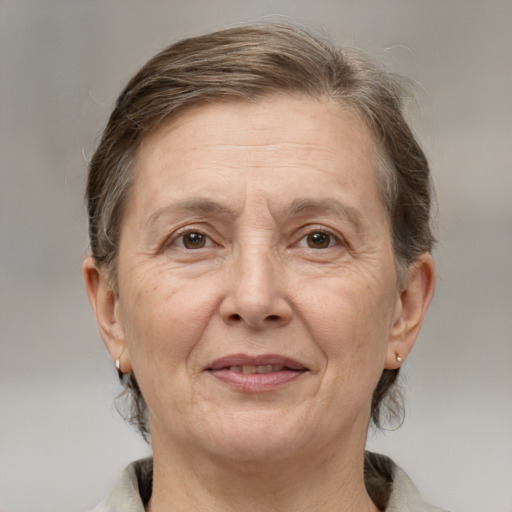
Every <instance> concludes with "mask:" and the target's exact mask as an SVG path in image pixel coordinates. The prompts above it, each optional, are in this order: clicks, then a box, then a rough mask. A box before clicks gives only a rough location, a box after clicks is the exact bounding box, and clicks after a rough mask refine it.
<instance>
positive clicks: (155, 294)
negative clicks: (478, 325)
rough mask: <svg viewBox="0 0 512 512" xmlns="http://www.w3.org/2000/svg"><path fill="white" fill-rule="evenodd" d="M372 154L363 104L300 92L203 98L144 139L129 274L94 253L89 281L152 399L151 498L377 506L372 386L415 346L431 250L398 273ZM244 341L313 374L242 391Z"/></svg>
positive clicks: (103, 319) (203, 505) (129, 237)
mask: <svg viewBox="0 0 512 512" xmlns="http://www.w3.org/2000/svg"><path fill="white" fill-rule="evenodd" d="M374 155H375V145H374V142H373V140H372V137H371V134H370V133H369V131H368V130H367V128H366V127H365V126H364V124H363V123H362V122H361V121H360V119H358V117H357V116H356V115H355V114H353V113H351V112H350V111H348V110H346V109H342V108H341V107H340V106H338V105H335V104H334V103H331V102H329V101H327V100H326V101H320V100H319V101H315V100H312V99H309V98H303V97H288V96H284V97H283V96H280V97H274V98H267V99H265V100H261V101H260V102H257V103H239V102H233V103H229V102H227V103H219V104H214V105H209V106H202V107H200V108H197V109H192V110H189V111H187V112H185V113H184V114H182V115H181V117H179V118H178V119H176V120H173V121H172V122H169V123H167V124H165V125H163V126H161V127H160V128H159V129H158V130H156V131H155V132H154V133H152V134H151V135H150V136H148V137H147V138H146V140H145V141H144V143H143V145H142V147H141V149H140V151H139V153H138V157H137V161H136V166H135V173H136V174H135V183H134V186H133V189H132V191H131V195H130V197H129V198H128V205H129V207H128V208H127V211H126V215H125V218H124V220H123V227H122V235H121V244H120V251H119V262H118V270H117V271H118V283H119V284H118V289H112V288H111V287H110V285H109V282H110V281H109V280H108V278H107V276H106V275H105V273H104V271H103V270H102V269H98V268H97V267H96V265H95V262H94V260H93V259H92V258H88V259H87V260H86V261H85V263H84V277H85V282H86V288H87V291H88V295H89V298H90V301H91V304H92V307H93V309H94V312H95V315H96V318H97V321H98V324H99V327H100V331H101V334H102V337H103V339H104V341H105V343H106V346H107V348H108V350H109V352H110V354H111V355H112V357H113V359H116V358H118V357H119V358H120V361H121V369H122V370H123V372H125V373H126V372H130V371H135V374H136V375H137V379H138V382H139V385H140V387H141V390H142V393H143V396H144V398H145V400H146V402H147V405H148V410H149V420H150V429H151V436H152V443H153V451H154V472H155V473H154V488H153V495H152V499H151V502H150V505H149V509H150V510H152V511H153V512H161V511H164V510H173V511H174V510H179V511H181V510H183V511H185V510H186V511H194V510H198V511H199V510H209V511H210V510H211V511H217V510H218V511H221V510H222V511H230V510H237V511H238V510H248V511H272V510H275V511H278V510H279V511H292V510H293V511H302V510H308V511H315V510H318V511H322V512H326V511H330V510H336V511H349V510H351V511H352V510H354V511H356V510H357V511H365V510H373V511H375V510H377V509H376V507H375V505H374V504H373V503H372V502H371V500H370V498H369V496H368V495H367V493H366V490H365V487H364V482H363V471H362V468H363V454H364V447H365V442H366V433H367V427H368V423H369V416H370V405H371V397H372V393H373V390H374V389H375V386H376V385H377V382H378V380H379V377H380V375H381V373H382V370H383V369H384V368H388V369H393V368H397V367H398V366H399V363H397V360H396V356H397V355H398V354H399V355H400V356H401V357H402V358H404V359H405V357H406V356H407V355H408V353H409V351H410V350H411V348H412V346H413V344H414V341H415V339H416V336H417V334H418V331H419V329H420V326H421V323H422V320H423V317H424V315H425V311H426V309H427V307H428V304H429V302H430V299H431V297H432V293H433V287H434V265H433V261H432V258H431V256H430V255H428V254H425V255H424V256H422V257H421V258H420V259H419V260H418V261H417V262H416V263H415V264H414V266H413V267H412V268H411V272H410V275H409V280H408V282H407V283H406V284H405V285H404V286H402V287H398V284H397V274H396V270H395V262H394V258H393V250H392V244H391V235H390V226H389V220H388V216H387V213H386V210H385V207H384V205H383V203H382V200H381V197H380V195H379V190H378V186H377V181H376V168H375V159H374ZM212 204H213V206H212ZM326 205H327V206H328V207H326ZM198 235H199V236H202V237H203V238H200V243H198V244H196V245H193V243H192V242H197V240H198ZM203 241H204V242H203ZM203 243H204V245H202V244H203ZM232 354H247V355H251V356H259V355H262V354H277V355H280V356H286V357H289V358H292V359H294V360H296V361H298V362H300V363H301V364H302V365H303V366H304V367H305V368H307V371H304V372H303V373H301V375H300V376H298V377H297V378H295V379H293V380H292V381H290V382H288V383H285V384H284V385H279V386H276V387H275V388H273V389H270V390H266V391H263V392H254V391H250V390H248V391H247V390H240V389H235V388H234V387H233V386H232V385H230V384H229V383H226V382H223V381H221V380H219V379H218V378H216V377H215V376H214V375H213V374H212V372H210V371H208V367H209V365H211V363H212V361H214V360H216V359H218V358H222V357H226V356H229V355H232Z"/></svg>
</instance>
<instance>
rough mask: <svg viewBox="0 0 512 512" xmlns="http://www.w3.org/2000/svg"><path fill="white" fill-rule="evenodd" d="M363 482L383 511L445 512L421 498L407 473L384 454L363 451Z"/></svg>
mask: <svg viewBox="0 0 512 512" xmlns="http://www.w3.org/2000/svg"><path fill="white" fill-rule="evenodd" d="M365 482H366V486H367V490H368V493H369V494H370V496H371V497H372V499H373V500H374V501H375V503H376V504H377V506H379V507H380V508H381V509H382V510H385V512H447V511H445V510H444V509H441V508H437V507H434V506H432V505H430V504H428V503H427V502H426V501H424V500H423V498H422V496H421V494H420V493H419V491H418V489H416V487H415V485H414V484H413V483H412V481H411V479H410V478H409V477H408V476H407V474H406V473H405V472H404V471H403V470H402V469H401V468H400V467H398V466H397V465H396V464H395V463H394V462H393V461H392V460H391V459H390V458H389V457H386V456H384V455H380V454H376V453H371V452H366V457H365Z"/></svg>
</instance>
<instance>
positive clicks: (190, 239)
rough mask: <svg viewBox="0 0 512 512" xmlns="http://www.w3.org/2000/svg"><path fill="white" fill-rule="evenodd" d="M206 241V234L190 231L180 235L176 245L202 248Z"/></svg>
mask: <svg viewBox="0 0 512 512" xmlns="http://www.w3.org/2000/svg"><path fill="white" fill-rule="evenodd" d="M207 241H208V237H207V236H206V235H203V234H202V233H198V232H196V231H192V232H190V233H185V234H184V235H182V236H181V237H180V240H179V241H178V245H180V246H182V247H184V248H185V249H202V248H203V247H205V246H206V242H207ZM180 242H181V243H180Z"/></svg>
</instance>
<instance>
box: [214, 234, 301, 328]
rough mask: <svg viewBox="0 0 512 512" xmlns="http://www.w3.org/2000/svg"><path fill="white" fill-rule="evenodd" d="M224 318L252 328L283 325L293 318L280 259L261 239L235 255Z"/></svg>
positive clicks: (239, 248) (242, 246)
mask: <svg viewBox="0 0 512 512" xmlns="http://www.w3.org/2000/svg"><path fill="white" fill-rule="evenodd" d="M234 257H235V261H234V265H233V274H232V283H231V286H230V289H231V292H230V294H229V297H226V304H225V308H224V317H225V319H226V320H227V321H231V322H232V321H237V322H240V321H243V322H245V323H246V324H248V325H249V326H251V327H263V326H267V325H276V326H277V325H282V324H283V323H287V322H288V321H289V319H290V317H291V309H290V306H289V304H288V303H287V301H286V289H285V286H284V282H283V280H284V272H283V269H281V268H280V267H281V265H280V258H279V255H278V254H277V253H276V251H275V250H274V248H273V247H272V246H271V244H269V243H264V241H263V240H262V239H260V240H252V241H250V242H249V241H248V242H246V243H245V244H241V245H240V246H239V247H238V250H237V251H236V254H235V256H234Z"/></svg>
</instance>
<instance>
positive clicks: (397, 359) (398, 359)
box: [396, 354, 404, 363]
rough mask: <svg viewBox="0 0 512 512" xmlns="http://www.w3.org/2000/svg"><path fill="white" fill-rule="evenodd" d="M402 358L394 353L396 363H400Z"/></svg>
mask: <svg viewBox="0 0 512 512" xmlns="http://www.w3.org/2000/svg"><path fill="white" fill-rule="evenodd" d="M403 360H404V359H403V357H402V356H401V355H399V354H397V355H396V362H397V363H401V362H402V361H403Z"/></svg>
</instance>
